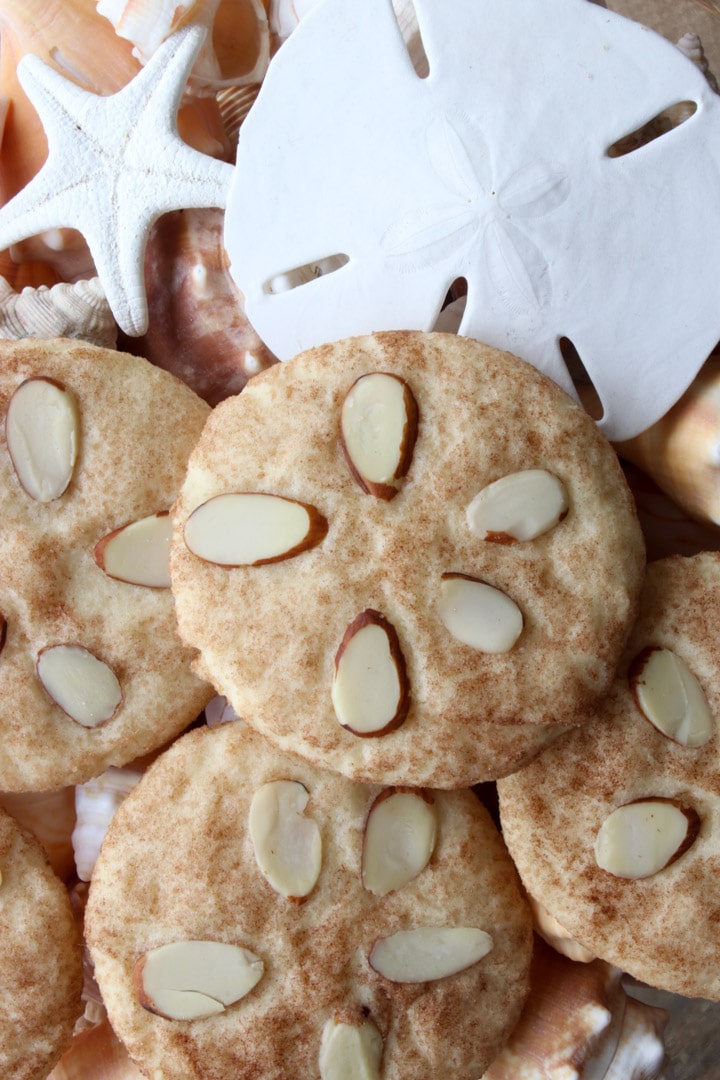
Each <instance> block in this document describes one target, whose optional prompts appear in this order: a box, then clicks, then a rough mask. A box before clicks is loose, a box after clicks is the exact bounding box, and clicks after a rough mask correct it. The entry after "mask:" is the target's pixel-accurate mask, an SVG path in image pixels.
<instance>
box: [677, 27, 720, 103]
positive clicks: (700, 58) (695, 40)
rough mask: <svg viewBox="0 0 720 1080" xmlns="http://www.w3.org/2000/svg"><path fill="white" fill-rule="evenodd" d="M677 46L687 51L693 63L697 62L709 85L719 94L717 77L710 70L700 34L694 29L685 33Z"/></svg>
mask: <svg viewBox="0 0 720 1080" xmlns="http://www.w3.org/2000/svg"><path fill="white" fill-rule="evenodd" d="M677 47H678V49H679V50H680V52H683V53H685V55H686V56H687V58H688V60H692V62H693V64H696V65H697V66H698V67H699V68H700V70H701V71H702V73H703V75H704V76H705V78H706V79H707V81H708V83H709V85H710V86H711V87H712V89H713V90H714V91H715V93H716V94H717V93H718V83H717V79H716V78H715V76H714V75H713V73H712V71H711V70H710V65H709V63H708V60H707V57H706V55H705V50H704V49H703V44H702V41H701V40H700V36H699V35H698V34H695V33H693V32H692V31H689V32H688V33H687V34H683V36H682V37H681V38H680V40H679V41H678V43H677Z"/></svg>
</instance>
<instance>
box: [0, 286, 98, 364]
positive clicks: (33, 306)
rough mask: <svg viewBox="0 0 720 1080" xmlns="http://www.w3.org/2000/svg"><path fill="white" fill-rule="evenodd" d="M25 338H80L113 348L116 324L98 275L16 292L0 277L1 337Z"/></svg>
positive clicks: (28, 287)
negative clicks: (87, 278) (88, 278)
mask: <svg viewBox="0 0 720 1080" xmlns="http://www.w3.org/2000/svg"><path fill="white" fill-rule="evenodd" d="M28 337H34V338H56V337H68V338H79V339H80V340H82V341H88V342H90V343H91V344H92V345H101V346H103V347H104V348H107V349H114V348H115V346H116V344H117V324H116V322H115V320H114V318H113V316H112V312H111V311H110V307H109V305H108V302H107V300H106V299H105V293H104V292H103V290H102V286H101V285H100V282H99V280H98V278H91V279H90V280H87V281H86V280H82V281H76V282H74V283H68V282H64V281H61V282H58V284H57V285H53V286H52V287H50V288H48V286H46V285H40V286H38V287H37V288H32V287H31V286H29V285H28V286H26V287H25V288H24V289H22V291H21V292H15V290H14V289H12V288H11V286H10V285H9V284H8V282H7V281H6V280H5V278H2V277H0V338H5V339H15V340H17V339H19V338H28Z"/></svg>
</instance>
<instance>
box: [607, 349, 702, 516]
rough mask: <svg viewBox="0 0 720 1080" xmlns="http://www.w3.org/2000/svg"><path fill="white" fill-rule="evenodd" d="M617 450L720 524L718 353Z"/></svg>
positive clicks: (694, 511)
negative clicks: (674, 399) (675, 398)
mask: <svg viewBox="0 0 720 1080" xmlns="http://www.w3.org/2000/svg"><path fill="white" fill-rule="evenodd" d="M616 449H617V451H618V453H619V454H620V456H621V457H623V458H625V459H626V460H627V461H630V462H632V463H633V464H634V465H637V466H638V468H640V469H642V470H643V472H645V473H647V474H648V476H650V477H651V479H652V480H654V481H655V483H656V484H657V485H658V487H660V488H662V490H663V491H664V492H666V494H668V495H669V496H670V498H671V499H673V500H674V502H676V503H677V505H678V506H679V507H681V508H682V509H683V510H684V511H685V512H686V513H687V514H689V515H690V517H692V518H694V519H695V520H697V521H701V522H705V523H708V524H711V525H715V526H720V355H719V356H715V355H713V356H711V357H710V358H709V360H707V361H706V363H705V366H704V367H703V368H702V370H701V371H700V374H699V375H698V376H697V378H696V379H695V380H694V382H693V383H692V384H691V385H690V388H689V389H688V390H687V391H686V392H685V394H684V395H683V396H682V397H681V399H680V401H678V402H677V403H676V404H675V405H673V407H672V409H670V411H669V412H668V413H666V414H665V416H664V417H662V419H661V420H658V422H657V423H656V424H653V426H652V427H650V428H648V429H647V431H643V432H642V433H641V434H640V435H637V436H636V437H635V438H634V439H630V440H628V441H627V442H622V443H618V444H617V446H616Z"/></svg>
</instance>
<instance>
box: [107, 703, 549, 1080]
mask: <svg viewBox="0 0 720 1080" xmlns="http://www.w3.org/2000/svg"><path fill="white" fill-rule="evenodd" d="M85 925H86V935H87V941H88V943H89V946H90V950H91V954H92V957H93V960H94V962H95V973H96V977H97V980H98V983H99V985H100V989H101V991H102V995H103V1001H104V1002H105V1005H106V1007H107V1009H108V1014H109V1018H110V1021H111V1023H112V1025H113V1028H114V1029H115V1031H116V1032H117V1033H118V1035H119V1036H120V1038H121V1039H122V1040H123V1042H124V1043H125V1045H126V1046H127V1048H128V1050H129V1052H130V1054H131V1056H132V1057H133V1058H134V1059H135V1060H136V1061H137V1062H138V1064H139V1065H140V1066H141V1068H142V1070H143V1072H144V1073H145V1075H146V1076H148V1077H152V1078H153V1080H160V1078H175V1077H179V1076H182V1077H184V1078H186V1080H191V1078H192V1080H200V1078H202V1080H242V1078H250V1077H260V1076H262V1077H263V1080H305V1078H306V1080H311V1078H317V1077H318V1076H320V1077H321V1078H322V1080H339V1078H340V1077H347V1076H349V1075H354V1073H353V1072H351V1071H350V1067H349V1065H348V1064H347V1060H348V1059H347V1058H346V1057H345V1055H346V1054H350V1055H351V1057H352V1058H353V1059H354V1060H356V1062H357V1061H360V1060H361V1061H363V1062H364V1063H365V1067H366V1071H365V1072H363V1076H367V1077H368V1078H369V1080H370V1078H372V1077H375V1078H379V1077H381V1076H382V1078H383V1080H400V1078H402V1080H426V1078H427V1077H428V1076H440V1075H441V1076H443V1077H446V1078H447V1080H455V1078H460V1077H462V1078H465V1080H477V1077H478V1076H480V1075H481V1074H482V1072H483V1071H484V1069H485V1067H486V1066H487V1065H488V1064H489V1062H490V1061H491V1060H492V1059H493V1057H494V1056H495V1054H496V1053H497V1051H498V1050H499V1049H500V1047H501V1046H502V1045H503V1043H504V1041H505V1039H506V1038H507V1036H508V1034H509V1032H510V1030H511V1029H512V1027H513V1026H514V1024H515V1022H516V1020H517V1018H518V1016H519V1013H520V1010H521V1007H522V1004H523V1001H524V998H525V995H526V993H527V988H528V972H529V964H530V954H531V948H532V932H531V919H530V915H529V909H528V907H527V905H526V903H525V901H524V899H523V898H522V897H521V895H520V892H519V889H518V884H517V879H516V874H515V870H514V868H513V866H512V863H511V862H510V860H509V858H508V856H507V853H506V851H505V849H504V847H503V845H502V841H501V840H500V837H499V834H498V832H497V830H496V829H495V826H494V825H493V824H492V822H491V820H490V818H489V816H488V814H487V812H486V811H485V809H484V808H483V806H482V805H481V803H480V802H479V800H478V799H477V798H476V797H475V796H474V795H473V794H472V792H469V791H463V792H430V791H427V790H423V791H412V792H411V791H408V790H407V789H387V788H385V789H381V788H377V787H365V786H363V785H359V784H355V783H353V782H351V781H349V780H347V779H346V778H344V777H342V776H340V775H338V774H335V773H331V772H328V771H323V770H319V769H315V768H314V767H313V766H311V765H310V764H308V763H307V762H305V761H303V760H302V759H301V758H297V757H295V756H293V755H289V754H284V753H282V752H279V751H277V750H276V749H275V748H274V747H273V746H272V744H270V743H269V742H268V740H266V739H263V738H262V737H261V736H259V735H258V734H257V733H256V732H254V731H252V730H251V729H250V728H248V727H246V725H245V724H244V723H243V722H242V721H234V722H232V723H228V724H222V725H220V726H218V727H215V728H201V729H197V730H195V731H192V732H191V733H189V734H187V735H185V736H183V737H182V738H181V739H180V740H178V741H177V742H176V743H175V744H174V745H173V746H172V747H171V748H170V749H169V750H167V751H166V752H165V753H164V754H163V755H162V756H161V758H159V759H158V761H157V762H156V763H155V765H154V766H153V767H152V768H151V769H150V771H149V772H148V773H147V774H146V775H145V777H144V778H143V779H142V781H141V782H140V784H139V785H138V787H137V788H136V789H135V790H134V791H133V792H132V793H131V794H130V795H129V796H128V798H127V799H126V800H125V802H124V803H123V804H122V806H121V807H120V809H119V811H118V812H117V814H116V816H115V818H114V820H113V822H112V824H111V826H110V829H109V831H108V834H107V836H106V839H105V842H104V844H103V847H102V850H101V853H100V857H99V859H98V862H97V864H96V866H95V871H94V873H93V879H92V883H91V886H90V898H89V902H88V906H87V909H86V922H85ZM441 940H442V941H444V942H445V945H444V946H443V945H442V944H441ZM223 946H225V947H226V948H223ZM444 948H446V950H447V951H446V953H445V955H444V956H443V958H442V961H441V957H440V953H441V952H442V951H443V949H444ZM223 963H226V965H227V967H226V968H225V971H226V972H227V974H228V980H227V985H225V986H221V977H220V970H221V965H222V964H223ZM235 980H236V981H235ZM180 987H184V990H185V993H179V994H178V993H172V991H173V990H177V989H180ZM168 990H169V991H170V992H169V993H167V992H166V991H168ZM191 991H195V992H196V993H194V994H192V993H190V992H191ZM242 995H244V996H242ZM222 1002H225V1005H223V1004H222ZM343 1062H345V1065H344V1066H343Z"/></svg>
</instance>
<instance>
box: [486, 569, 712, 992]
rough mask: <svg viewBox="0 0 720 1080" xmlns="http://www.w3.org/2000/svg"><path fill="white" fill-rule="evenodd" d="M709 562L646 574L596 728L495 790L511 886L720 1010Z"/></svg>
mask: <svg viewBox="0 0 720 1080" xmlns="http://www.w3.org/2000/svg"><path fill="white" fill-rule="evenodd" d="M719 611H720V554H719V553H715V552H713V553H709V554H702V555H697V556H694V557H693V558H683V557H682V556H673V557H672V558H669V559H663V560H661V561H658V562H655V563H650V564H649V566H648V572H647V583H646V587H645V590H644V594H643V598H642V603H641V610H640V615H639V618H638V622H637V625H636V627H635V629H634V630H633V633H632V636H631V639H630V641H629V643H628V647H627V649H626V652H625V656H624V658H623V661H622V663H621V665H620V669H619V673H618V677H617V680H616V682H615V684H614V686H613V688H612V690H611V692H610V694H609V695H608V697H607V698H606V700H605V701H604V703H603V705H602V707H601V709H600V711H599V714H598V717H597V720H595V721H594V722H593V723H592V724H590V725H588V726H587V727H585V728H582V729H581V730H579V731H575V732H572V733H571V734H569V735H566V736H564V737H563V738H562V739H560V740H559V741H558V742H557V743H556V744H555V746H553V747H551V748H550V749H549V750H548V751H547V752H546V753H545V754H543V755H542V757H541V758H538V759H537V760H536V761H534V762H533V763H532V764H531V765H529V766H528V767H527V768H525V769H523V770H522V771H521V772H519V773H517V774H516V775H514V776H511V777H508V778H506V779H505V780H503V781H502V782H501V783H500V784H499V791H500V803H501V812H502V824H503V830H504V834H505V839H506V841H507V843H508V846H509V849H510V852H511V854H512V855H513V857H514V859H515V861H516V863H517V865H518V868H519V870H520V874H521V876H522V878H523V881H524V884H525V886H526V888H527V889H528V892H529V893H530V894H531V895H532V896H534V897H535V898H536V899H537V900H538V901H539V902H540V903H541V904H543V905H544V907H546V908H547V909H548V910H549V911H550V913H551V914H552V915H553V916H555V918H557V919H558V920H559V922H560V923H561V924H562V925H563V926H564V927H565V928H566V929H567V930H568V931H569V932H570V933H571V934H572V935H573V936H574V937H575V938H576V939H577V940H578V941H580V942H581V943H582V944H583V945H585V946H587V947H588V948H589V949H590V950H592V951H593V952H594V953H595V954H597V955H599V956H601V957H602V958H603V959H605V960H607V961H609V962H610V963H612V964H615V965H617V966H618V967H620V968H622V969H623V970H624V971H629V972H630V973H631V974H632V975H634V976H636V977H637V978H638V979H641V980H643V981H644V982H648V983H650V984H652V985H654V986H658V987H662V988H664V989H667V990H671V991H674V992H676V993H679V994H685V995H687V996H690V997H707V998H712V999H714V1000H718V999H720V977H719V976H718V970H719V967H718V960H719V958H720V930H719V929H718V928H719V927H720V902H718V901H717V877H718V872H720V845H719V843H718V835H717V834H718V827H717V821H718V814H720V780H719V778H718V767H717V763H718V748H719V745H720V742H719V739H720V736H719V734H718V718H719V717H720V640H719V638H718V631H717V623H718V612H719Z"/></svg>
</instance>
